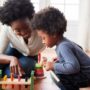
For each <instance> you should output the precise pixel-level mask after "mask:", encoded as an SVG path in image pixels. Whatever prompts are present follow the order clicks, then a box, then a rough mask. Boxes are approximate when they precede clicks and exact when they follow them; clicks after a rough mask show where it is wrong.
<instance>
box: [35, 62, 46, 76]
mask: <svg viewBox="0 0 90 90" xmlns="http://www.w3.org/2000/svg"><path fill="white" fill-rule="evenodd" d="M35 76H36V77H41V76H44V71H43V67H42V66H41V65H40V64H38V63H36V65H35Z"/></svg>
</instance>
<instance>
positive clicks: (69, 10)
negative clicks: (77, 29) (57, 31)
mask: <svg viewBox="0 0 90 90" xmlns="http://www.w3.org/2000/svg"><path fill="white" fill-rule="evenodd" d="M79 1H80V0H50V2H51V4H50V5H51V6H54V7H55V8H58V9H59V10H60V11H62V12H63V13H64V14H65V16H66V18H67V20H69V21H78V16H79Z"/></svg>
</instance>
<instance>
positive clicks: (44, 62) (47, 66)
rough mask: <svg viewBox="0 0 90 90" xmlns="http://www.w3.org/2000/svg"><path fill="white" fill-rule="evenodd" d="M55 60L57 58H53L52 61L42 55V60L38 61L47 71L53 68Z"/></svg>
mask: <svg viewBox="0 0 90 90" xmlns="http://www.w3.org/2000/svg"><path fill="white" fill-rule="evenodd" d="M56 61H57V58H53V59H52V61H47V58H46V57H43V60H42V61H41V62H40V64H41V65H42V66H44V67H45V69H46V70H47V71H49V70H53V66H54V63H55V62H56Z"/></svg>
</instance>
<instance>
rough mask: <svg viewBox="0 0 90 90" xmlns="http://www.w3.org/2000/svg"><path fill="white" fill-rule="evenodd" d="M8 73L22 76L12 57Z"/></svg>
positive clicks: (17, 63)
mask: <svg viewBox="0 0 90 90" xmlns="http://www.w3.org/2000/svg"><path fill="white" fill-rule="evenodd" d="M10 71H11V73H14V74H19V75H20V76H22V71H21V68H20V66H19V62H18V59H17V58H16V57H14V56H10Z"/></svg>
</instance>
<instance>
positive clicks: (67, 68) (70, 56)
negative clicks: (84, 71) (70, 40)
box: [54, 45, 80, 74]
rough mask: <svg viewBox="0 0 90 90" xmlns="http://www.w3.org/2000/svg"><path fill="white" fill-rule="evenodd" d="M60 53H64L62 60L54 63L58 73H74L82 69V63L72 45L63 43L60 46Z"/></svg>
mask: <svg viewBox="0 0 90 90" xmlns="http://www.w3.org/2000/svg"><path fill="white" fill-rule="evenodd" d="M59 54H60V55H62V58H61V59H63V60H62V61H61V60H59V62H58V63H55V64H54V70H55V72H56V73H58V74H73V73H77V72H79V71H80V64H79V62H78V60H77V58H76V56H75V55H74V53H73V51H72V49H71V47H69V46H68V45H62V46H61V47H60V53H59Z"/></svg>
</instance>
